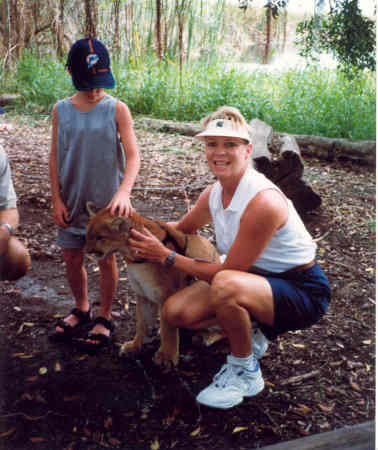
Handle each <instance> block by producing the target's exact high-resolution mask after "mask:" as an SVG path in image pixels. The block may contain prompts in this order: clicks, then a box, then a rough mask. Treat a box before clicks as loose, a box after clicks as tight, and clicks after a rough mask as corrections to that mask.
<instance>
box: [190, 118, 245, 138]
mask: <svg viewBox="0 0 378 450" xmlns="http://www.w3.org/2000/svg"><path fill="white" fill-rule="evenodd" d="M206 136H223V137H235V138H240V139H244V140H245V141H247V142H248V143H249V142H251V137H250V135H249V133H248V130H247V128H246V127H245V126H243V125H238V124H236V123H234V122H233V121H232V120H229V119H216V120H212V121H211V122H209V123H208V124H207V126H206V128H205V130H203V131H202V132H201V133H198V134H196V135H195V136H194V137H196V138H197V139H200V140H204V139H203V138H205V137H206Z"/></svg>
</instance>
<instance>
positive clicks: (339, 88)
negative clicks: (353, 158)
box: [0, 0, 376, 139]
mask: <svg viewBox="0 0 378 450" xmlns="http://www.w3.org/2000/svg"><path fill="white" fill-rule="evenodd" d="M315 1H316V2H317V4H319V3H321V1H320V0H315ZM287 3H288V2H287V1H286V0H285V1H284V0H277V1H273V0H272V1H267V4H266V7H265V8H256V7H255V8H254V7H252V6H253V2H251V1H246V2H244V3H243V2H242V1H241V0H240V2H239V4H238V3H235V2H234V3H233V4H230V3H229V2H227V1H226V0H216V1H205V0H193V1H189V0H141V1H135V0H85V1H78V0H46V1H42V0H0V19H1V21H0V31H1V33H0V92H15V93H19V94H21V95H22V101H21V102H20V104H19V105H18V109H19V110H21V111H23V112H25V110H26V111H27V112H28V113H32V114H49V113H50V111H51V108H52V107H53V105H54V104H55V102H56V101H57V100H59V99H60V98H63V97H66V96H69V95H71V94H72V93H73V92H74V90H73V87H72V84H71V81H70V78H69V76H68V75H67V73H66V72H65V69H64V64H65V57H66V54H67V52H68V49H69V47H70V45H71V43H72V42H74V41H75V40H76V39H78V38H81V37H83V36H96V37H97V38H99V39H101V40H103V41H104V42H105V43H106V45H107V46H108V48H109V49H110V50H111V54H112V70H113V72H114V74H115V77H116V80H117V87H116V89H115V90H113V91H111V92H110V93H111V94H112V95H115V96H116V97H118V98H120V99H121V100H123V101H125V102H126V103H127V104H128V105H129V107H130V108H131V110H132V112H133V114H134V115H137V114H143V115H148V116H152V117H156V118H164V119H173V120H181V121H196V120H199V119H201V118H202V117H203V116H204V115H206V114H207V113H208V112H210V111H212V110H214V109H215V108H217V107H218V106H220V105H224V104H229V105H233V106H236V107H238V108H239V109H240V110H241V111H242V112H243V114H244V115H245V116H246V117H247V119H252V118H254V117H258V118H260V119H261V120H265V121H267V122H269V123H270V124H271V125H272V126H273V127H274V129H276V130H277V131H282V132H284V131H286V132H292V133H297V134H314V135H323V136H329V137H346V138H351V139H375V127H376V103H375V95H376V88H375V65H373V63H374V64H375V55H374V58H373V56H372V48H375V47H374V46H375V39H372V33H373V29H374V24H373V22H372V21H371V20H370V19H368V18H365V17H363V16H362V15H361V14H360V11H359V10H358V8H357V6H356V5H357V0H335V2H333V3H334V4H335V5H336V6H335V8H334V10H332V11H331V12H330V13H329V14H326V13H324V14H323V15H322V16H320V15H319V16H316V17H315V18H314V17H303V16H302V17H299V16H296V15H293V14H289V13H288V11H287V9H286V6H287ZM319 17H322V19H321V21H320V19H319ZM19 19H22V20H19ZM303 19H304V21H303ZM315 19H316V20H315ZM357 19H358V20H357ZM300 21H302V24H301V25H300V26H299V34H298V35H297V38H298V36H299V38H300V39H299V40H301V39H302V44H301V45H302V47H303V48H304V50H303V51H304V53H305V54H306V56H314V54H315V52H316V51H318V52H319V51H320V50H321V51H327V52H330V51H332V52H333V54H336V55H340V58H339V62H340V61H341V63H342V64H341V65H342V70H339V69H336V70H334V69H325V68H320V67H319V66H317V65H307V66H305V65H302V66H300V67H299V66H298V67H296V68H295V69H289V68H288V67H289V64H287V66H288V67H286V68H285V69H281V70H273V69H272V66H271V65H268V64H263V65H262V64H261V63H263V62H266V63H269V62H273V63H274V62H275V61H277V60H280V61H281V62H283V64H284V65H285V59H286V58H288V57H289V56H290V55H292V54H293V53H294V52H295V51H298V50H297V49H295V46H294V41H295V38H296V34H295V33H296V26H297V24H298V22H300ZM306 21H307V22H306ZM356 21H357V22H356ZM315 23H318V24H319V23H321V24H322V26H323V29H322V28H321V27H320V28H319V27H318V28H315V27H313V28H311V26H310V25H311V24H315ZM324 24H327V25H324ZM331 24H332V26H331ZM351 24H352V25H351ZM356 24H357V25H356ZM301 27H302V28H301ZM348 27H352V28H353V27H354V28H355V31H356V30H357V32H358V33H359V36H365V37H364V39H359V38H358V35H356V34H355V33H354V34H353V35H351V36H352V39H349V40H348V39H340V36H344V35H346V34H347V30H348ZM362 28H364V29H365V34H363V33H362ZM300 30H302V34H301V31H300ZM319 30H320V31H319ZM325 30H326V31H327V33H328V34H324V33H325ZM358 30H360V31H358ZM306 33H307V34H306ZM322 33H323V34H322ZM330 36H331V37H332V36H333V39H334V42H333V43H332V41H331V38H330ZM268 44H269V45H268ZM306 46H307V47H306ZM348 46H349V47H348ZM351 46H354V47H353V49H354V50H353V51H349V50H348V48H349V49H350V48H351ZM361 55H365V56H364V57H362V56H361ZM342 58H344V59H342ZM364 58H365V59H364Z"/></svg>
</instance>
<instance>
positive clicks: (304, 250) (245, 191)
mask: <svg viewBox="0 0 378 450" xmlns="http://www.w3.org/2000/svg"><path fill="white" fill-rule="evenodd" d="M272 188H273V189H276V190H278V191H279V192H281V191H280V189H279V188H278V187H277V186H276V185H275V184H273V183H272V182H271V181H270V180H268V178H266V177H265V175H263V174H261V173H259V172H257V171H256V170H254V169H252V168H248V169H247V170H246V172H245V174H244V175H243V177H242V178H241V180H240V183H239V185H238V187H237V188H236V191H235V193H234V196H233V197H232V200H231V202H230V204H229V205H228V207H227V208H226V209H224V208H223V204H222V186H221V184H220V183H219V181H217V182H216V183H215V184H214V186H213V189H212V190H211V193H210V197H209V208H210V212H211V216H212V220H213V225H214V230H215V236H216V242H217V247H218V250H219V252H220V253H221V254H227V253H228V252H229V250H230V248H231V245H232V244H233V242H234V240H235V238H236V235H237V233H238V231H239V226H240V218H241V217H242V215H243V213H244V211H245V208H246V207H247V205H248V204H249V202H250V201H251V200H252V199H253V198H254V197H255V196H256V195H257V194H258V193H259V192H261V191H263V190H266V189H272ZM287 202H288V208H289V213H288V218H287V221H286V223H285V225H284V226H283V227H281V228H280V229H279V230H277V231H276V233H275V234H274V235H273V237H272V239H271V240H270V242H269V243H268V245H267V247H266V248H265V249H264V251H263V252H262V253H261V254H260V256H259V257H258V258H257V260H256V261H255V263H254V264H253V265H254V266H255V267H258V268H260V269H264V270H267V271H269V272H276V273H279V272H285V271H286V270H289V269H292V268H293V267H296V266H300V265H302V264H307V263H309V262H310V261H312V260H313V259H314V258H315V253H316V244H315V242H314V241H313V240H312V238H311V236H310V234H309V232H308V231H307V230H306V227H305V226H304V224H303V222H302V220H301V218H300V217H299V215H298V213H297V211H296V210H295V208H294V206H293V204H292V202H291V200H289V199H287Z"/></svg>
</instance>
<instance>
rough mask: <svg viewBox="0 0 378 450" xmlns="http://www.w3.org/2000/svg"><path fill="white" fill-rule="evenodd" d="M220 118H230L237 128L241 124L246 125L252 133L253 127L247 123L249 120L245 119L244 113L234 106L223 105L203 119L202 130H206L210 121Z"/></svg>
mask: <svg viewBox="0 0 378 450" xmlns="http://www.w3.org/2000/svg"><path fill="white" fill-rule="evenodd" d="M218 119H224V120H230V121H231V122H232V123H233V125H235V128H238V127H240V126H242V127H246V129H247V130H248V132H249V133H251V127H250V126H249V124H248V123H247V121H246V120H245V119H244V117H243V115H242V113H241V112H240V111H239V110H238V109H237V108H234V107H233V106H221V107H220V108H218V109H217V110H216V111H214V112H213V113H211V114H209V115H208V116H206V117H205V118H204V119H202V121H201V128H202V130H205V129H206V127H207V125H208V124H209V122H211V121H212V120H218Z"/></svg>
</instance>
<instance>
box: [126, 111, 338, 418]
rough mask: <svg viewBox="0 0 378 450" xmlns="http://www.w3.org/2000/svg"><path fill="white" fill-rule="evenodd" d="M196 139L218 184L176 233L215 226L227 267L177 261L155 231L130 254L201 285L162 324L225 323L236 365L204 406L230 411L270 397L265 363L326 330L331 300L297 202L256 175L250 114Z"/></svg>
mask: <svg viewBox="0 0 378 450" xmlns="http://www.w3.org/2000/svg"><path fill="white" fill-rule="evenodd" d="M196 137H197V138H198V139H199V140H201V141H202V142H203V144H204V151H205V154H206V158H207V162H208V165H209V168H210V170H211V171H212V173H213V174H214V175H215V177H216V178H217V181H216V182H215V183H214V184H212V185H211V186H208V187H207V188H206V189H205V190H204V191H203V192H202V193H201V195H200V196H199V198H198V200H197V202H196V203H195V205H194V207H193V208H192V209H191V210H190V211H189V212H188V213H187V214H186V215H184V216H183V217H182V218H181V220H179V221H178V222H177V223H175V226H176V227H177V229H178V230H181V231H183V232H185V233H193V232H196V231H197V230H199V229H200V228H201V227H203V226H204V225H206V224H208V223H210V222H212V224H213V227H214V230H215V235H216V245H217V248H218V251H219V252H220V254H221V255H223V258H222V260H223V262H222V263H221V264H210V263H206V262H202V261H197V260H194V259H190V258H187V257H185V256H182V255H179V254H175V253H174V252H172V251H171V250H170V249H168V248H166V247H165V246H164V245H163V244H162V243H161V242H160V241H158V240H157V239H156V238H155V237H154V236H153V235H152V234H151V233H149V232H148V230H143V232H142V233H140V232H137V231H133V234H132V236H133V237H132V238H131V239H130V244H131V245H132V246H133V247H134V249H135V251H138V252H139V255H138V256H142V257H145V258H148V259H150V260H151V261H157V262H159V263H161V264H163V265H164V264H166V265H172V264H173V265H174V266H175V267H176V268H177V269H179V270H182V271H183V272H185V273H187V274H190V275H193V276H195V277H196V278H197V279H198V281H196V282H195V283H193V284H192V285H190V286H188V287H186V288H184V289H182V290H180V291H178V292H177V293H175V294H174V295H172V296H171V297H170V298H168V300H167V301H166V302H165V304H164V307H163V311H162V314H163V316H164V318H165V320H166V321H167V322H168V323H169V324H171V326H172V327H182V328H190V329H201V328H206V327H208V326H209V325H212V324H214V323H217V324H218V325H219V326H220V327H221V328H222V329H223V330H224V332H225V334H226V336H227V338H228V340H229V343H230V355H228V356H227V361H226V363H225V364H224V365H223V367H222V368H221V370H220V371H219V372H218V373H217V374H216V375H215V377H214V379H213V382H212V383H211V384H210V385H209V386H208V387H206V388H205V389H203V390H202V391H201V392H200V393H199V394H198V396H197V401H198V402H199V403H201V404H204V405H207V406H210V407H214V408H222V409H227V408H231V407H233V406H235V405H238V404H239V403H241V402H242V401H243V399H244V398H245V397H251V396H254V395H256V394H258V393H259V392H260V391H262V390H263V388H264V379H263V377H262V373H261V369H260V365H259V361H258V359H259V358H260V357H261V356H263V354H264V352H265V350H266V348H267V343H268V340H272V339H275V338H276V337H277V336H278V335H280V334H282V333H285V332H287V331H289V330H298V329H303V328H307V327H310V326H311V325H313V324H314V323H316V322H318V321H319V320H320V318H321V317H322V316H323V315H324V314H325V312H326V310H327V307H328V303H329V301H330V297H331V294H330V288H329V284H328V281H327V278H326V276H325V275H324V273H323V271H322V269H321V268H320V267H319V265H318V264H317V263H316V261H315V253H316V244H315V242H314V241H313V240H312V238H311V236H310V234H309V233H308V231H307V230H306V228H305V225H304V224H303V222H302V220H301V218H300V217H299V215H298V213H297V212H296V210H295V208H294V206H293V204H292V202H291V201H290V200H289V199H288V198H287V197H286V196H285V195H284V194H283V193H282V191H281V190H280V189H279V188H278V187H277V186H276V185H274V184H273V183H272V182H271V181H269V180H268V179H267V178H266V177H265V176H264V175H262V174H261V173H259V172H257V171H256V170H254V169H253V168H252V167H251V164H250V161H251V152H252V151H253V149H252V145H251V142H250V127H249V125H248V124H247V123H246V121H245V119H244V118H243V116H242V115H241V114H240V112H239V111H238V110H237V109H235V108H230V107H222V108H220V109H219V110H217V111H216V112H215V113H213V114H211V115H210V116H208V117H207V118H205V119H204V121H203V131H202V132H201V133H199V134H198V135H197V136H196Z"/></svg>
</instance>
